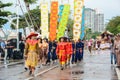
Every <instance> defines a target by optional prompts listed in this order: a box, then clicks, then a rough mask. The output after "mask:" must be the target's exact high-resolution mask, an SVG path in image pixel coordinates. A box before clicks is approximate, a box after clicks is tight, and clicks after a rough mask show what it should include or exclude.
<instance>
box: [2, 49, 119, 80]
mask: <svg viewBox="0 0 120 80" xmlns="http://www.w3.org/2000/svg"><path fill="white" fill-rule="evenodd" d="M92 53H93V54H92V55H90V54H89V52H88V51H85V54H84V60H83V61H81V62H80V63H78V64H70V66H68V67H67V68H66V69H64V70H63V71H62V70H60V68H59V66H58V64H54V65H50V66H46V67H41V68H36V72H35V77H32V76H29V75H28V72H27V71H25V70H24V64H23V62H20V63H16V64H12V65H9V66H7V67H0V73H1V74H0V80H119V79H118V77H117V74H116V68H115V66H114V65H111V64H110V54H109V53H110V52H109V50H101V51H92ZM1 65H3V64H1ZM118 70H119V69H118Z"/></svg>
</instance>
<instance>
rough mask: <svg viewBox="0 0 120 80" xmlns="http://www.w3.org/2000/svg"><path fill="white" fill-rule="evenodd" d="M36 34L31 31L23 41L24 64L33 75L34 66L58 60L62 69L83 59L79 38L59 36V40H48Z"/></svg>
mask: <svg viewBox="0 0 120 80" xmlns="http://www.w3.org/2000/svg"><path fill="white" fill-rule="evenodd" d="M37 36H38V34H36V33H31V34H30V35H29V36H28V37H27V39H26V42H25V52H24V57H25V66H26V68H25V69H26V70H27V68H28V69H29V70H30V72H29V74H30V75H33V74H34V71H35V67H36V66H38V64H39V66H41V65H43V66H46V65H47V64H50V63H53V64H54V63H55V62H56V61H57V60H59V64H60V69H61V70H63V69H65V68H67V66H69V65H70V62H71V63H72V64H74V63H77V62H80V61H81V60H82V59H83V53H84V52H83V51H84V43H83V42H82V41H81V40H75V41H72V40H71V39H69V38H66V37H61V38H60V39H59V41H58V42H57V41H48V39H46V38H44V39H41V38H37Z"/></svg>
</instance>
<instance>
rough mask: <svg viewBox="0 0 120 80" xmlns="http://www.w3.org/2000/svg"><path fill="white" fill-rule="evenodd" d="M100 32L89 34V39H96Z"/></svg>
mask: <svg viewBox="0 0 120 80" xmlns="http://www.w3.org/2000/svg"><path fill="white" fill-rule="evenodd" d="M100 34H101V32H94V33H92V34H91V38H93V39H96V37H97V36H100Z"/></svg>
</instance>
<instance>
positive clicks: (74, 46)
mask: <svg viewBox="0 0 120 80" xmlns="http://www.w3.org/2000/svg"><path fill="white" fill-rule="evenodd" d="M72 50H73V53H72V60H71V63H72V64H74V63H75V53H76V41H74V40H73V41H72Z"/></svg>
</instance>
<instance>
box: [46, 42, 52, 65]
mask: <svg viewBox="0 0 120 80" xmlns="http://www.w3.org/2000/svg"><path fill="white" fill-rule="evenodd" d="M51 50H52V42H51V41H49V42H48V53H47V61H46V64H50V62H51V61H50V59H51Z"/></svg>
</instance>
